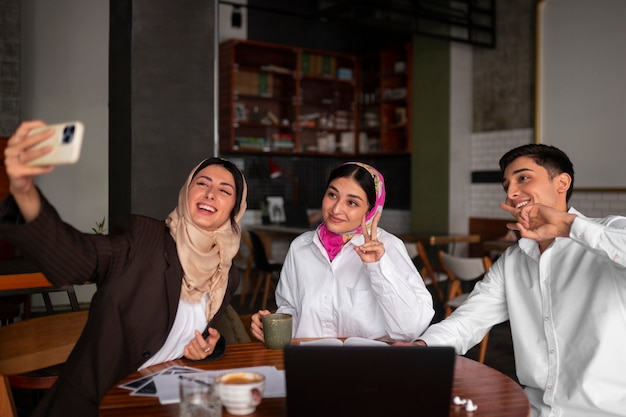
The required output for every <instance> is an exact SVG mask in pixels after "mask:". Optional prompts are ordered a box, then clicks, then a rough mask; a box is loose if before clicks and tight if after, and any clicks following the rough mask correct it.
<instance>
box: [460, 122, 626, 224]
mask: <svg viewBox="0 0 626 417" xmlns="http://www.w3.org/2000/svg"><path fill="white" fill-rule="evenodd" d="M532 142H533V131H532V129H519V130H507V131H496V132H485V133H475V134H473V135H472V137H471V145H472V151H471V157H472V161H471V167H472V171H487V170H499V169H500V167H499V166H498V160H499V159H500V157H501V156H502V155H503V154H504V153H505V152H507V151H508V150H510V149H512V148H514V147H517V146H520V145H524V144H526V143H532ZM565 151H566V152H567V150H565ZM572 162H574V163H576V161H572ZM470 195H471V198H470V205H471V216H472V217H484V218H497V219H507V218H509V215H508V214H507V213H506V212H504V211H503V210H502V209H500V207H499V204H500V202H502V201H503V200H504V197H505V196H504V192H503V190H502V186H501V185H500V184H472V185H471V194H470ZM570 205H571V206H573V207H575V208H576V209H577V210H579V211H581V212H582V213H583V214H585V215H586V216H588V217H605V216H607V215H609V214H622V215H626V192H606V191H605V192H595V191H590V192H583V191H576V190H575V189H574V194H572V198H571V200H570Z"/></svg>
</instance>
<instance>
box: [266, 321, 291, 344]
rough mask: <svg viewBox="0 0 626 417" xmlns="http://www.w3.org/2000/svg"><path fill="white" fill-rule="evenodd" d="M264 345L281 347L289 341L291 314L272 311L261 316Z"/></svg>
mask: <svg viewBox="0 0 626 417" xmlns="http://www.w3.org/2000/svg"><path fill="white" fill-rule="evenodd" d="M261 320H262V321H263V337H265V346H267V347H268V348H270V349H282V348H284V347H285V346H287V345H288V344H289V343H291V331H292V330H291V329H292V318H291V314H283V313H274V314H267V315H265V316H263V317H262V318H261Z"/></svg>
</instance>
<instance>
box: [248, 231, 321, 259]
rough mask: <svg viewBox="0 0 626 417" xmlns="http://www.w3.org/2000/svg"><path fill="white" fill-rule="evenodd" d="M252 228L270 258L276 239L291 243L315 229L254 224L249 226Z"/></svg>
mask: <svg viewBox="0 0 626 417" xmlns="http://www.w3.org/2000/svg"><path fill="white" fill-rule="evenodd" d="M249 228H250V230H253V231H255V232H257V233H258V235H259V237H260V238H261V240H263V245H264V246H265V253H266V254H267V257H268V258H271V257H272V244H273V243H274V241H275V240H284V241H286V242H289V243H291V241H292V240H294V239H295V238H297V237H298V236H300V235H301V234H302V233H304V232H308V231H309V230H313V229H303V228H300V227H287V226H280V225H269V224H268V225H261V224H259V225H254V226H249Z"/></svg>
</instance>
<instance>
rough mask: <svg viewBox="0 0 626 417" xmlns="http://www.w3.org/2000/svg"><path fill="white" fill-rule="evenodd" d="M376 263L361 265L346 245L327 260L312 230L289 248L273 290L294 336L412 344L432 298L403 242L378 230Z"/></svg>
mask: <svg viewBox="0 0 626 417" xmlns="http://www.w3.org/2000/svg"><path fill="white" fill-rule="evenodd" d="M377 236H378V240H379V241H380V242H382V243H383V244H384V245H385V254H384V255H383V257H382V258H381V259H380V261H379V262H372V263H363V261H361V258H360V257H359V256H358V254H357V253H356V252H355V251H354V247H355V245H356V246H360V245H362V244H363V242H364V238H363V236H362V235H358V236H355V237H354V238H352V239H351V240H350V241H349V242H347V243H346V244H345V245H344V246H343V248H342V249H341V252H339V254H337V256H336V257H335V259H334V260H333V261H332V262H330V259H329V258H328V254H327V253H326V250H325V249H324V247H323V246H322V243H321V241H320V239H319V237H318V236H317V232H316V231H311V232H306V233H304V234H302V235H300V236H298V237H297V238H296V239H295V240H294V241H293V242H292V243H291V245H290V246H289V251H288V252H287V257H286V259H285V262H284V264H283V269H282V271H281V274H280V281H279V282H278V287H277V290H276V304H277V306H278V310H277V311H278V312H280V313H288V314H291V315H293V329H294V331H293V337H295V338H302V337H350V336H360V337H365V338H369V339H378V338H390V339H393V340H407V341H408V340H413V339H415V338H417V337H418V336H419V335H420V334H422V332H423V331H424V330H425V329H426V327H428V325H429V324H430V321H431V319H432V317H433V315H434V310H433V301H432V296H431V294H430V293H429V292H428V290H427V289H426V286H425V285H424V281H423V280H422V278H421V276H420V274H419V272H417V269H416V268H415V265H414V264H413V261H411V259H410V258H409V255H408V254H407V251H406V247H405V246H404V243H403V242H402V241H401V240H400V239H398V238H397V237H395V236H394V235H392V234H390V233H387V232H385V231H384V230H383V229H381V228H378V235H377Z"/></svg>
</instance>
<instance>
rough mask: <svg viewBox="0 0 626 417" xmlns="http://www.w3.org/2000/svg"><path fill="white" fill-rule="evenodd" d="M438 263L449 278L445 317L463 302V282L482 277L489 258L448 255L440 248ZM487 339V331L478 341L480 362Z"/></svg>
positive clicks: (464, 295)
mask: <svg viewBox="0 0 626 417" xmlns="http://www.w3.org/2000/svg"><path fill="white" fill-rule="evenodd" d="M439 264H440V265H441V268H442V269H443V270H444V271H445V272H446V274H448V277H449V279H450V286H449V287H450V289H449V291H448V299H447V301H446V303H445V305H444V310H445V316H446V317H447V316H449V315H450V314H452V311H454V309H456V308H458V307H459V306H460V305H461V304H463V302H465V300H466V299H467V296H468V295H469V293H468V292H465V291H464V290H463V283H464V282H468V283H469V282H470V281H476V280H479V279H482V277H483V276H484V275H485V272H487V270H489V268H490V267H491V260H490V259H489V257H487V256H483V257H471V258H468V257H461V256H455V255H450V254H449V253H446V252H444V251H442V250H440V251H439ZM488 341H489V333H487V334H486V335H485V337H484V338H483V340H482V341H481V342H480V352H479V355H478V361H479V362H480V363H484V362H485V354H486V353H487V343H488Z"/></svg>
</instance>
